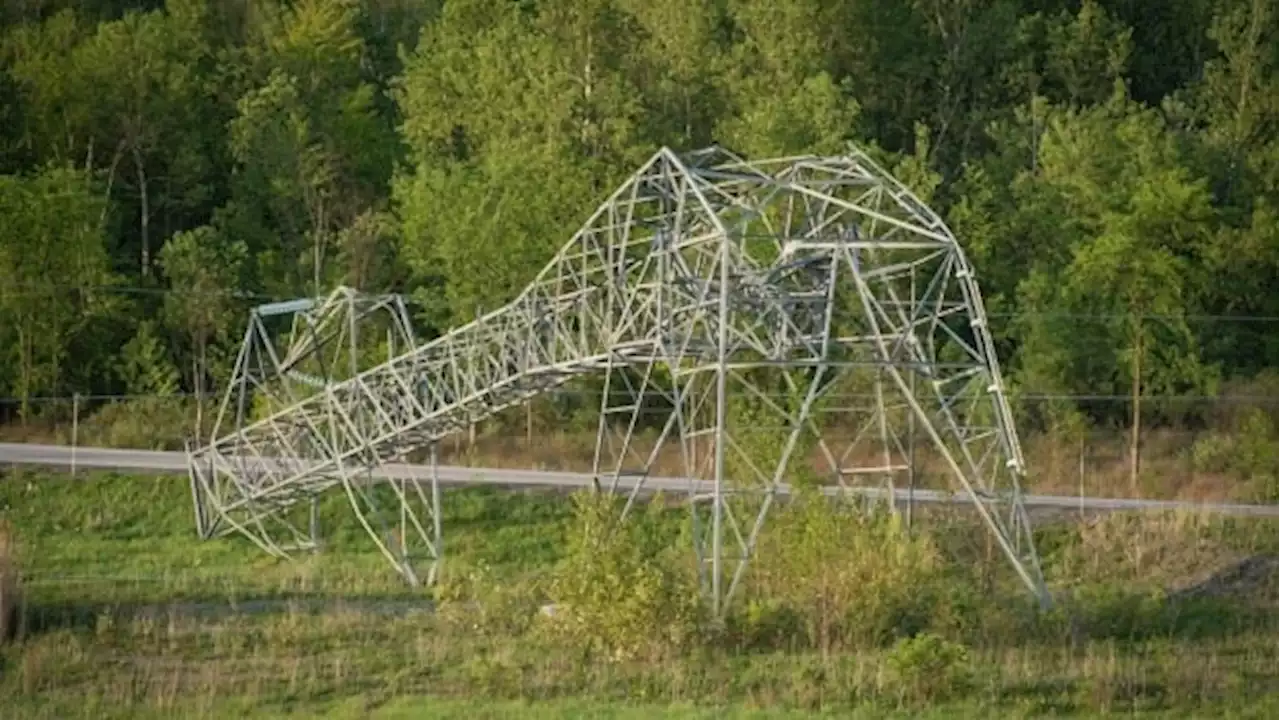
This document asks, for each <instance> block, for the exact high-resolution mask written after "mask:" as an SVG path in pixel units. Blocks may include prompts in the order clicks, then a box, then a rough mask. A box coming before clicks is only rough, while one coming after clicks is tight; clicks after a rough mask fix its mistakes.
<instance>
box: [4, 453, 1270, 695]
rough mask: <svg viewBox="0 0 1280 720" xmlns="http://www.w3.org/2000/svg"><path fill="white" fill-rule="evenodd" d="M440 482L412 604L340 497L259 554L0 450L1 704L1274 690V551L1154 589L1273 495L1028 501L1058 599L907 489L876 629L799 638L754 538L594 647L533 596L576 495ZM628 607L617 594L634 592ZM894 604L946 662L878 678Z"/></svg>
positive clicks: (793, 615) (1203, 561)
mask: <svg viewBox="0 0 1280 720" xmlns="http://www.w3.org/2000/svg"><path fill="white" fill-rule="evenodd" d="M445 498H446V513H445V516H446V535H445V539H446V553H447V555H446V557H447V565H446V570H447V572H448V575H447V576H446V586H445V587H446V589H447V591H448V597H447V598H446V600H448V602H445V604H443V605H441V606H440V608H441V610H440V612H439V613H432V612H429V611H428V608H429V607H430V605H431V603H430V602H429V598H428V597H427V594H426V593H425V592H424V591H421V590H419V591H414V590H411V589H409V588H407V587H405V586H404V585H403V584H402V583H401V582H400V581H399V579H398V577H397V576H396V575H395V574H394V573H393V572H392V571H391V570H390V568H389V567H388V566H387V565H386V563H385V561H384V560H383V559H382V557H381V556H380V555H379V554H378V553H377V552H376V551H375V550H374V548H373V547H372V545H371V543H370V542H369V541H368V540H367V538H366V537H365V536H364V534H363V531H362V530H361V529H360V528H359V527H358V525H356V523H355V522H354V520H352V519H351V518H350V517H349V514H348V510H347V508H346V505H345V501H344V500H343V499H342V498H341V497H335V498H330V499H327V500H326V501H325V503H324V504H323V506H322V513H321V519H322V527H323V528H324V534H325V538H326V541H327V542H328V545H327V547H326V550H325V552H323V553H321V554H318V555H311V556H306V557H303V558H300V559H298V560H296V561H279V560H275V559H272V558H269V557H267V556H265V555H264V554H263V553H262V552H261V551H259V550H257V549H256V548H255V547H254V546H252V545H251V544H250V543H248V542H247V541H245V540H243V539H239V538H235V537H230V538H222V539H217V540H213V541H207V542H205V541H199V540H198V539H197V538H196V537H195V533H194V531H193V530H192V519H191V512H190V499H189V493H188V489H187V486H186V483H185V480H184V479H181V478H174V477H152V476H142V477H132V476H121V475H111V474H87V475H82V476H81V478H79V479H76V480H72V479H70V478H67V477H64V476H55V475H45V474H39V473H32V472H10V473H8V474H6V475H4V476H0V516H2V517H3V518H4V519H7V520H8V522H9V523H10V524H11V525H12V527H13V530H14V533H15V536H16V540H17V545H18V552H19V555H18V558H17V560H18V564H19V565H20V567H21V568H22V572H23V579H24V592H25V598H26V600H25V607H24V609H23V612H24V617H25V620H24V622H25V625H26V631H25V633H24V635H23V637H21V638H20V639H19V640H18V641H17V642H16V643H13V644H11V645H10V646H8V647H5V648H3V649H0V696H3V697H5V698H6V700H5V709H4V711H3V714H4V715H5V716H6V717H8V716H15V717H59V718H62V717H148V716H154V717H173V716H205V717H226V716H235V715H243V714H246V713H248V712H253V713H254V714H266V715H268V716H284V715H299V716H329V717H388V718H418V717H420V718H434V717H457V716H459V715H464V716H473V717H478V718H484V717H494V718H497V717H515V716H519V717H532V718H540V717H547V718H553V717H557V718H558V717H601V718H630V717H636V718H639V717H681V718H684V717H688V718H704V717H705V718H711V717H724V718H736V717H752V718H787V717H799V716H800V715H801V714H805V713H809V712H813V711H822V712H824V713H827V714H830V715H832V716H840V717H885V716H894V715H897V716H901V717H939V718H941V717H961V718H964V717H975V718H976V717H991V716H993V715H994V716H1001V717H1020V716H1025V717H1038V716H1043V715H1047V714H1048V715H1054V714H1063V715H1075V716H1096V715H1100V714H1107V713H1117V712H1123V713H1126V714H1129V713H1136V714H1138V715H1140V716H1149V717H1263V716H1267V717H1274V716H1275V714H1276V712H1277V702H1278V700H1277V693H1276V690H1275V688H1276V681H1277V673H1276V665H1275V658H1276V655H1277V642H1276V638H1277V624H1276V619H1275V607H1276V600H1275V587H1274V578H1271V581H1270V582H1268V583H1264V584H1263V585H1264V586H1263V587H1252V588H1246V589H1245V590H1243V591H1240V590H1237V591H1236V592H1234V593H1230V594H1227V595H1226V596H1224V597H1211V598H1208V599H1200V600H1195V601H1182V602H1175V601H1173V600H1171V599H1170V596H1169V592H1168V591H1169V590H1172V589H1176V588H1179V587H1181V586H1183V585H1187V584H1191V583H1195V582H1198V581H1200V580H1203V579H1204V578H1205V577H1209V576H1211V575H1212V574H1213V572H1214V571H1215V570H1217V569H1220V568H1221V567H1223V566H1224V565H1226V564H1229V563H1231V562H1233V561H1236V560H1238V559H1240V558H1244V557H1248V556H1251V555H1258V554H1269V555H1272V556H1274V555H1275V553H1276V551H1277V547H1276V543H1277V541H1276V523H1275V522H1274V521H1270V520H1238V519H1224V518H1208V517H1199V516H1190V515H1174V514H1171V515H1156V516H1111V517H1107V518H1103V519H1101V520H1098V521H1095V522H1092V523H1088V524H1079V523H1075V522H1064V523H1060V524H1055V525H1051V526H1046V527H1043V528H1041V530H1040V531H1039V533H1040V537H1039V544H1040V548H1041V551H1042V555H1043V559H1044V563H1045V566H1046V574H1047V575H1048V576H1049V578H1050V580H1051V582H1052V583H1053V584H1054V586H1055V587H1054V589H1055V592H1056V593H1058V594H1059V596H1060V597H1062V598H1063V602H1062V603H1061V608H1060V609H1059V610H1058V611H1056V612H1055V613H1051V614H1049V615H1045V616H1039V615H1036V614H1035V613H1031V612H1029V611H1028V610H1027V609H1026V607H1025V602H1024V598H1022V596H1021V594H1019V593H1018V592H1017V588H1016V586H1014V585H1013V584H1012V582H1011V577H1010V576H1011V572H1010V571H1009V570H1008V569H1007V568H1006V567H1005V566H1004V565H1003V564H1002V563H1000V562H999V558H998V557H996V558H994V559H989V558H988V556H987V555H986V553H987V550H986V549H985V548H984V545H983V542H982V539H981V535H978V534H976V533H975V529H974V528H973V526H972V523H971V521H970V520H966V519H965V517H964V516H963V515H957V516H949V515H948V516H934V517H928V518H927V519H926V522H925V523H924V525H925V528H926V530H922V531H921V532H927V533H928V536H929V537H930V538H932V539H933V540H934V541H936V546H937V547H938V548H940V552H941V560H940V561H941V562H942V565H940V566H939V567H938V569H937V570H936V571H930V572H929V573H928V574H923V575H922V574H916V575H910V574H909V575H905V576H903V577H905V578H907V580H908V581H909V582H913V583H920V584H921V587H920V588H919V591H918V593H917V592H916V591H914V590H913V593H912V594H913V595H914V594H918V595H920V596H921V597H924V596H928V598H929V599H928V603H929V604H928V605H927V606H921V607H927V608H928V610H929V612H928V613H927V614H928V617H925V618H923V619H920V618H916V619H915V620H910V621H908V619H904V618H901V617H898V616H897V615H895V614H894V613H897V612H899V610H900V609H901V607H906V606H896V605H883V604H881V605H865V600H866V598H858V597H852V598H846V601H847V602H863V603H864V604H863V605H857V607H864V608H866V609H865V613H870V614H868V615H866V616H865V617H866V618H870V617H872V616H873V615H874V617H876V618H880V619H882V620H886V622H887V625H886V627H890V628H896V630H893V632H892V633H891V635H890V636H886V637H884V638H880V639H875V638H870V636H866V637H864V635H862V634H857V633H852V634H847V636H841V637H845V639H844V640H840V641H837V642H836V643H834V644H833V645H832V646H831V647H829V648H828V650H827V652H825V653H824V652H822V651H820V649H818V648H817V647H816V646H815V645H814V643H813V642H812V640H811V638H810V639H806V638H807V636H806V633H805V631H804V630H803V628H804V627H805V622H806V618H807V616H805V615H804V613H803V612H801V610H802V609H803V608H801V609H797V608H795V607H790V608H788V607H782V608H779V607H777V606H776V604H775V605H771V604H770V596H769V592H772V591H771V590H770V588H771V587H772V588H774V589H775V590H776V588H777V587H778V586H777V585H776V583H777V582H792V583H794V582H797V580H796V579H795V578H797V577H801V578H802V579H803V577H804V576H800V575H795V574H794V572H796V571H795V570H794V567H790V566H788V565H787V564H786V563H784V562H782V561H781V560H778V559H775V560H774V561H773V564H772V565H771V564H770V563H769V561H764V560H762V562H761V563H760V564H759V567H758V570H759V573H757V574H755V575H751V576H749V577H752V578H766V579H767V578H775V580H772V581H766V579H759V580H758V581H757V580H753V583H754V584H751V585H749V586H748V588H747V590H748V592H747V594H746V596H745V597H744V598H743V602H742V603H741V610H740V612H739V613H737V614H736V615H735V616H734V617H733V618H731V622H730V624H729V627H728V628H726V629H724V630H719V631H709V632H704V633H700V634H699V635H698V636H697V639H696V641H695V642H692V643H690V644H686V645H683V646H681V647H679V648H666V649H665V650H663V651H662V652H660V653H658V654H657V655H647V656H645V655H642V656H636V657H621V658H618V657H609V656H607V655H601V654H599V653H596V654H588V653H587V652H586V651H585V650H584V647H583V646H582V645H581V644H580V643H576V642H575V641H574V640H575V639H574V638H573V637H569V636H565V635H558V634H556V632H552V631H551V630H549V629H548V628H549V627H551V626H549V625H547V626H545V627H544V624H543V623H542V622H541V621H540V620H538V616H537V614H536V607H537V606H538V604H539V603H541V602H543V601H545V597H544V595H545V594H546V592H548V591H547V589H546V587H547V586H546V582H545V581H546V580H548V579H549V578H550V577H552V576H553V574H554V573H553V570H554V568H556V567H557V564H558V563H563V562H567V561H573V557H572V556H570V554H569V551H568V550H567V548H568V547H572V545H571V544H569V542H568V541H569V540H571V539H572V537H573V533H572V527H573V523H574V516H573V508H572V505H571V503H569V502H568V501H567V500H566V498H564V497H563V496H556V495H552V494H541V493H503V492H500V491H496V490H482V489H467V490H454V491H449V492H447V493H446V495H445ZM683 517H684V513H682V512H680V511H669V512H666V513H659V514H658V515H657V516H656V517H655V518H650V519H649V520H648V521H647V522H649V523H650V524H651V525H652V527H650V528H649V530H648V531H649V532H650V533H656V535H655V537H656V538H657V539H656V540H653V544H654V547H661V546H662V545H663V543H665V544H667V545H670V546H676V545H678V544H679V543H680V542H683V541H681V540H678V539H677V538H676V537H675V534H676V533H677V532H678V530H679V525H680V522H681V521H682V518H683ZM655 523H656V524H655ZM664 533H665V534H664ZM851 537H854V539H855V540H856V539H857V536H851ZM868 547H874V546H868ZM806 548H807V550H806ZM805 552H810V553H811V555H812V554H813V553H817V554H816V555H812V556H813V557H817V558H818V559H820V560H821V559H822V558H823V557H826V556H825V555H823V554H822V553H826V552H828V549H824V546H822V545H821V543H819V544H817V545H812V546H803V547H800V546H798V547H797V550H796V553H797V554H796V556H795V557H796V558H799V559H803V558H804V557H805V555H804V553H805ZM851 554H852V553H851ZM830 556H831V557H832V560H831V561H830V563H825V561H824V562H820V563H818V565H816V566H815V567H817V568H819V569H821V568H823V567H825V566H826V565H827V564H829V565H830V566H831V567H839V568H843V567H855V568H860V569H861V570H862V571H867V572H881V571H883V572H889V571H890V570H892V568H891V567H890V566H887V565H884V566H882V565H877V564H875V563H870V564H868V563H863V565H849V563H850V562H852V561H851V560H849V559H847V558H842V557H840V553H831V554H830ZM664 557H665V556H664ZM581 561H582V560H581V558H579V560H577V561H575V562H581ZM663 561H665V560H663ZM796 562H800V560H797V561H796ZM480 570H483V571H482V572H479V571H480ZM786 572H792V573H793V574H792V575H786ZM771 573H773V574H771ZM776 573H783V575H776ZM602 577H603V578H605V579H607V578H608V575H607V574H606V575H605V576H602ZM779 577H781V578H783V579H782V580H777V579H776V578H779ZM859 577H861V576H859ZM467 578H470V580H467ZM786 578H791V580H786ZM872 579H873V580H874V576H872ZM464 580H466V581H464ZM769 582H775V585H773V586H770V585H769ZM857 582H863V581H862V580H858V581H857ZM852 587H854V588H855V589H856V588H858V587H860V586H859V585H857V584H854V585H852ZM868 587H869V586H868ZM587 590H590V587H588V588H587ZM855 595H856V593H855ZM798 597H800V598H801V599H803V598H804V592H801V593H799V594H798ZM833 597H835V596H833ZM637 607H638V608H639V609H638V610H636V612H637V613H639V614H640V615H643V613H644V611H645V608H644V606H642V605H641V606H637ZM911 607H916V606H914V605H913V606H911ZM605 610H606V611H607V610H608V608H605ZM788 613H789V614H788ZM602 617H604V618H605V619H606V620H609V619H611V618H612V616H610V615H608V614H607V612H606V614H605V615H603V616H602ZM644 617H649V618H650V621H651V622H652V618H655V617H659V616H658V615H651V616H644ZM662 617H666V616H665V615H663V616H662ZM810 619H811V618H810ZM841 622H846V623H847V622H848V621H847V619H842V620H841ZM922 623H923V624H922ZM854 624H856V623H854ZM909 626H910V627H913V628H915V630H924V631H927V632H931V633H935V634H936V635H938V636H940V637H943V638H946V642H948V643H951V644H952V645H953V646H955V647H959V648H963V649H964V651H965V652H966V653H967V654H966V655H965V659H964V660H963V661H961V662H959V663H958V664H957V665H956V666H955V667H957V668H959V669H960V670H963V671H964V672H963V676H964V677H963V681H960V680H957V681H955V682H954V683H950V684H948V685H946V686H944V687H941V689H934V690H930V691H928V692H927V693H924V692H922V691H919V690H918V689H913V688H915V686H913V685H910V684H909V683H907V682H906V681H905V680H903V677H905V676H901V672H902V671H901V670H895V668H899V667H900V666H901V662H902V661H901V657H902V650H901V649H900V647H899V646H895V645H894V642H895V640H894V637H896V635H895V634H894V633H896V634H901V633H902V632H906V630H904V628H907V627H909ZM645 627H648V626H642V627H641V629H642V630H643V629H644V628H645ZM762 638H763V639H762ZM935 660H936V658H931V657H928V656H926V657H925V658H924V659H923V660H920V659H918V658H917V659H916V660H912V661H911V662H912V663H920V662H923V663H925V664H924V665H919V666H918V667H917V666H914V665H911V664H908V666H907V670H908V671H913V672H917V674H918V675H919V676H920V678H922V679H925V680H929V679H931V676H932V675H933V674H934V672H933V671H932V670H930V668H931V667H932V666H931V665H929V664H928V663H930V662H934V661H935ZM948 667H950V666H948ZM913 668H915V669H914V670H913ZM806 716H808V715H806Z"/></svg>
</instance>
